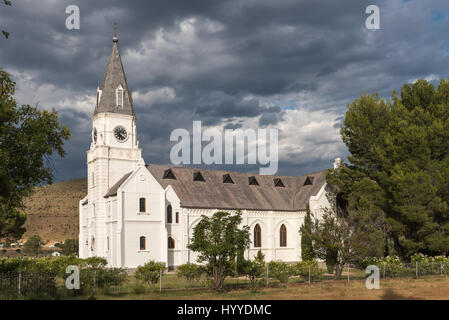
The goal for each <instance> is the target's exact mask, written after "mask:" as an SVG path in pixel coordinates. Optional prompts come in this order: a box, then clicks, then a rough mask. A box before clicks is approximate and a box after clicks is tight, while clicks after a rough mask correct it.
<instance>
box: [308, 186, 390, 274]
mask: <svg viewBox="0 0 449 320" xmlns="http://www.w3.org/2000/svg"><path fill="white" fill-rule="evenodd" d="M355 190H357V193H356V192H353V193H352V197H351V198H350V199H349V201H348V204H347V206H346V210H345V211H342V210H338V209H336V208H338V206H337V205H336V204H337V199H336V197H335V194H333V193H332V191H331V190H329V192H328V195H329V200H330V203H331V208H326V209H323V214H322V216H321V217H320V219H319V220H318V219H315V221H314V223H313V225H312V229H311V232H310V237H311V239H312V243H313V248H314V251H315V254H316V255H317V257H318V258H320V259H325V260H326V263H327V264H328V269H329V267H331V264H332V263H334V267H335V277H336V278H337V279H338V278H340V276H341V273H342V271H343V267H344V265H345V264H348V263H357V262H359V261H361V260H363V259H365V258H366V257H379V256H382V255H383V250H384V244H385V243H384V239H385V231H384V224H385V219H384V215H383V211H382V210H380V209H379V208H378V207H376V205H375V204H376V199H377V197H380V195H381V194H382V191H381V190H380V189H379V187H378V186H377V185H376V184H375V183H374V182H373V181H371V180H368V179H365V180H362V181H360V182H358V183H357V184H356V186H355Z"/></svg>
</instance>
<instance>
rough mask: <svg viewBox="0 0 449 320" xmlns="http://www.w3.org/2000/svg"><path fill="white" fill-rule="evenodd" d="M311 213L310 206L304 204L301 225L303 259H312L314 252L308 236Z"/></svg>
mask: <svg viewBox="0 0 449 320" xmlns="http://www.w3.org/2000/svg"><path fill="white" fill-rule="evenodd" d="M312 224H313V222H312V213H311V211H310V206H309V204H307V206H306V216H305V217H304V224H303V225H302V226H301V229H300V233H301V258H302V260H303V261H307V260H313V259H314V258H315V254H314V252H313V246H312V239H311V238H310V232H311V231H312Z"/></svg>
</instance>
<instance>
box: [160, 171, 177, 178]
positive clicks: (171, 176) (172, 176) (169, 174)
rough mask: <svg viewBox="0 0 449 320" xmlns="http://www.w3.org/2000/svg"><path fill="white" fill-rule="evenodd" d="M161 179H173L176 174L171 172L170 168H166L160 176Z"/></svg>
mask: <svg viewBox="0 0 449 320" xmlns="http://www.w3.org/2000/svg"><path fill="white" fill-rule="evenodd" d="M162 179H173V180H176V176H175V174H174V173H173V171H172V170H171V169H167V170H165V171H164V175H163V176H162Z"/></svg>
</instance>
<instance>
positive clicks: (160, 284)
mask: <svg viewBox="0 0 449 320" xmlns="http://www.w3.org/2000/svg"><path fill="white" fill-rule="evenodd" d="M161 291H162V269H161V268H159V292H161Z"/></svg>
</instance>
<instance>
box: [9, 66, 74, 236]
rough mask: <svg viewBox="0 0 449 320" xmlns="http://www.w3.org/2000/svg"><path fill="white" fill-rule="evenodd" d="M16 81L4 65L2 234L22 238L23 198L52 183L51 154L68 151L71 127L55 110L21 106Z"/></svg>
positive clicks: (23, 221)
mask: <svg viewBox="0 0 449 320" xmlns="http://www.w3.org/2000/svg"><path fill="white" fill-rule="evenodd" d="M14 92H15V82H14V81H12V80H11V78H10V75H9V74H8V73H6V72H5V71H4V70H3V69H2V68H0V185H1V188H0V238H20V237H21V236H22V235H23V233H24V232H25V229H24V228H23V224H24V223H25V220H26V216H25V214H23V213H21V212H20V209H22V208H23V199H24V197H26V196H29V195H30V194H31V192H32V190H33V187H35V186H37V185H39V184H42V183H52V178H53V167H52V162H51V156H52V155H53V154H54V153H55V152H56V153H58V154H59V155H60V156H61V157H63V156H64V155H65V151H64V149H63V144H64V140H66V139H68V138H69V137H70V131H69V129H68V128H67V127H64V126H61V125H60V124H59V121H58V120H59V119H58V115H57V113H56V112H55V111H52V112H49V111H45V110H39V109H38V108H37V107H31V106H29V105H23V106H20V107H19V106H17V103H16V101H15V100H14V97H13V95H14Z"/></svg>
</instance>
